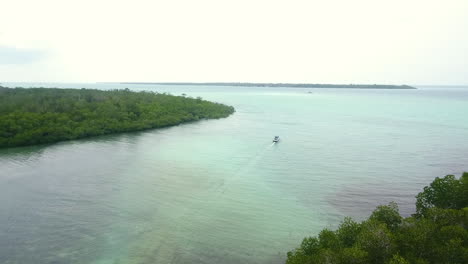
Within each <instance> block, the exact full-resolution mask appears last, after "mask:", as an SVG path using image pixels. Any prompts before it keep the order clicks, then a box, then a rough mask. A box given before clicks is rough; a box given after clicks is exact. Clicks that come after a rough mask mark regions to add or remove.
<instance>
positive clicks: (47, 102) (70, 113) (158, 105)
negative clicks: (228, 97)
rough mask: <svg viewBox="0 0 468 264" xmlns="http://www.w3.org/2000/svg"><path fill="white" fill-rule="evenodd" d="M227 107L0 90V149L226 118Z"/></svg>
mask: <svg viewBox="0 0 468 264" xmlns="http://www.w3.org/2000/svg"><path fill="white" fill-rule="evenodd" d="M233 112H234V108H233V107H231V106H227V105H223V104H219V103H213V102H209V101H205V100H202V98H199V97H198V98H187V97H185V96H173V95H169V94H161V93H156V92H148V91H142V92H132V91H130V90H128V89H124V90H111V91H102V90H93V89H57V88H28V89H25V88H13V89H12V88H5V87H0V147H14V146H24V145H33V144H42V143H51V142H56V141H62V140H70V139H78V138H84V137H90V136H97V135H104V134H111V133H118V132H128V131H137V130H144V129H150V128H158V127H166V126H172V125H178V124H181V123H184V122H189V121H196V120H200V119H210V118H222V117H227V116H229V115H230V114H232V113H233Z"/></svg>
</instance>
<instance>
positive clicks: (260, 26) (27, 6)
mask: <svg viewBox="0 0 468 264" xmlns="http://www.w3.org/2000/svg"><path fill="white" fill-rule="evenodd" d="M0 10H1V11H2V12H1V15H0V82H2V81H3V82H7V81H21V82H23V81H25V82H38V81H42V82H97V81H147V82H149V81H193V82H205V81H234V82H244V81H245V82H299V83H304V82H310V83H391V84H403V83H404V84H452V85H457V84H458V85H467V84H468V0H459V1H458V0H436V1H435V0H391V1H390V0H387V1H379V0H353V1H350V0H342V1H338V0H316V1H313V0H309V1H295V0H287V1H286V0H284V1H274V0H267V1H263V0H245V1H244V0H232V1H223V0H192V1H188V0H187V1H182V0H167V1H155V0H152V1H149V0H148V1H139V0H128V1H118V0H112V1H104V0H103V1H100V0H76V1H66V0H57V1H55V0H41V1H37V0H29V1H27V0H14V1H13V0H0Z"/></svg>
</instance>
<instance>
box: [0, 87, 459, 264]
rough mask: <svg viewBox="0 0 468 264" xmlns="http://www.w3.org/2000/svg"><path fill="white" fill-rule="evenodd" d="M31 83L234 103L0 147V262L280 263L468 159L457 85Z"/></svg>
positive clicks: (407, 203) (402, 200) (409, 202)
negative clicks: (111, 131)
mask: <svg viewBox="0 0 468 264" xmlns="http://www.w3.org/2000/svg"><path fill="white" fill-rule="evenodd" d="M3 85H8V86H38V84H19V83H18V84H9V83H7V84H3ZM40 86H45V87H50V86H53V87H71V88H81V87H87V88H98V89H111V88H125V87H128V88H130V89H133V90H154V91H159V92H170V93H172V94H175V95H178V94H182V93H186V94H187V95H189V96H193V97H195V96H201V97H203V98H205V99H208V100H213V101H217V102H222V103H226V104H230V105H233V106H234V107H235V108H236V113H235V114H234V115H232V116H230V117H228V118H225V119H219V120H207V121H200V122H194V123H190V124H185V125H180V126H176V127H171V128H165V129H157V130H149V131H144V132H135V133H127V134H120V135H110V136H103V137H97V138H90V139H84V140H76V141H70V142H61V143H57V144H52V145H43V146H33V147H23V148H11V149H3V150H0V263H95V264H98V263H99V264H107V263H228V264H229V263H282V262H283V261H284V259H285V255H286V252H287V251H288V250H290V249H292V248H294V247H296V246H297V245H298V244H299V243H300V241H301V239H302V238H303V237H304V236H307V235H314V234H316V233H317V232H318V231H319V230H320V229H322V228H324V227H330V228H334V227H336V226H337V224H338V223H339V221H340V220H341V219H342V218H343V216H345V215H351V216H353V217H355V218H357V219H362V218H364V217H366V216H368V215H369V213H370V212H371V211H372V210H373V208H374V207H375V206H376V205H378V204H382V203H387V202H389V201H397V202H398V203H399V205H400V210H401V212H402V213H403V214H404V215H409V214H411V213H412V212H413V211H414V205H413V204H414V196H415V195H416V194H417V192H419V191H420V190H421V189H422V187H424V186H425V185H427V184H428V183H429V182H430V181H431V180H432V179H433V178H434V177H436V176H443V175H445V174H451V173H454V174H460V173H461V172H462V171H463V170H468V155H466V154H467V153H468V140H467V135H468V89H463V88H452V87H422V88H421V89H418V90H358V89H357V90H354V89H353V90H350V89H346V90H343V89H293V88H259V87H255V88H250V87H200V86H161V85H117V84H41V85H40ZM308 91H311V92H312V93H307V92H308ZM275 135H280V136H281V142H279V143H278V144H272V143H271V140H272V138H273V136H275Z"/></svg>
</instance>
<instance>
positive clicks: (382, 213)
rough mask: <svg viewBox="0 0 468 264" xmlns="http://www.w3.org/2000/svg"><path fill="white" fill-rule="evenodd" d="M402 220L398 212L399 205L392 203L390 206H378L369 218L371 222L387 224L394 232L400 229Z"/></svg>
mask: <svg viewBox="0 0 468 264" xmlns="http://www.w3.org/2000/svg"><path fill="white" fill-rule="evenodd" d="M402 219H403V218H402V217H401V216H400V212H399V210H398V205H397V204H396V203H395V202H390V203H389V204H388V205H380V206H377V209H375V211H374V212H372V214H371V216H370V217H369V220H374V221H378V222H381V223H385V224H386V225H387V227H388V228H389V229H390V230H392V231H395V230H396V229H397V228H398V226H399V225H400V224H401V221H402Z"/></svg>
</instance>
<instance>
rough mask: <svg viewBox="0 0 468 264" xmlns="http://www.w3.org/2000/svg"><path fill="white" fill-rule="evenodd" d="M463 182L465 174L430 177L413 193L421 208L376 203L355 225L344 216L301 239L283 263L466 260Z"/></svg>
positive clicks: (467, 177) (467, 219) (466, 178)
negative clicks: (404, 212) (410, 212)
mask: <svg viewBox="0 0 468 264" xmlns="http://www.w3.org/2000/svg"><path fill="white" fill-rule="evenodd" d="M467 182H468V173H464V174H463V175H462V177H461V178H460V179H456V178H455V177H453V176H452V175H448V176H446V177H444V178H442V179H439V178H436V179H435V180H434V182H433V183H431V185H430V186H429V187H425V188H424V191H423V192H421V193H420V194H418V196H417V197H418V202H419V203H420V204H421V205H424V206H423V207H420V213H419V214H417V215H415V216H413V217H408V218H403V217H401V216H400V214H399V211H398V206H397V204H396V203H394V202H392V203H390V204H388V205H381V206H378V207H377V208H376V209H375V210H374V212H372V214H371V215H370V217H369V218H368V219H367V220H366V221H363V222H361V223H357V222H355V221H353V220H352V219H351V218H349V217H347V218H345V219H344V220H343V222H342V223H341V224H340V226H339V227H338V229H337V230H336V231H331V230H328V229H324V230H322V231H321V232H320V233H319V235H318V236H317V237H308V238H305V239H304V240H303V242H302V244H301V246H300V247H299V248H297V249H295V250H293V251H291V252H288V258H287V261H286V263H288V264H305V263H307V264H313V263H314V264H315V263H336V264H345V263H346V264H348V263H362V264H368V263H370V264H380V263H385V264H409V263H416V264H436V263H437V264H438V263H447V264H448V263H454V264H457V263H460V264H462V263H468V230H467V227H468V207H466V206H467V204H466V203H464V201H466V196H464V195H465V194H466V186H467V185H466V183H467ZM446 192H451V193H450V194H447V193H446ZM419 200H420V201H419Z"/></svg>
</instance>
